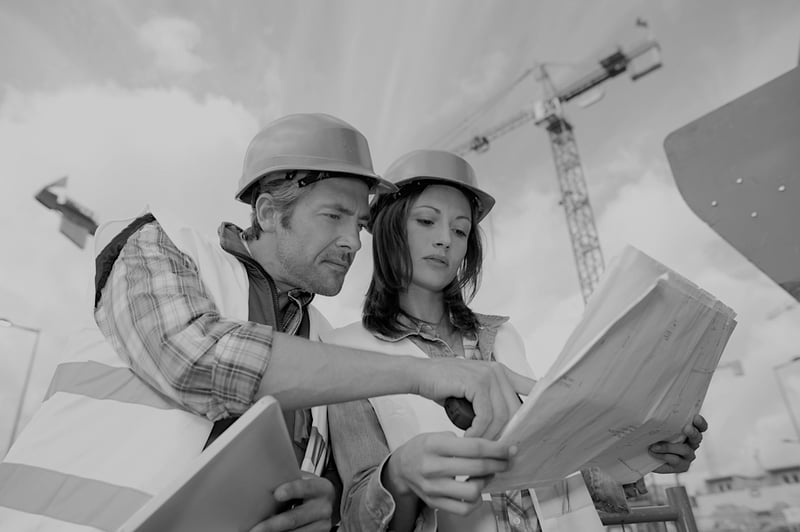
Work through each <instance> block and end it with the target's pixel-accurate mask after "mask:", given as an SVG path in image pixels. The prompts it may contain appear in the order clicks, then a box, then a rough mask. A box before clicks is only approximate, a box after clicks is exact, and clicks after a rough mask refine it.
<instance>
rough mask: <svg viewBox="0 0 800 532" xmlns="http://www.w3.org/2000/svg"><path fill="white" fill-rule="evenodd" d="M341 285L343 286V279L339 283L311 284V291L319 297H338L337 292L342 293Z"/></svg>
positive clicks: (337, 281)
mask: <svg viewBox="0 0 800 532" xmlns="http://www.w3.org/2000/svg"><path fill="white" fill-rule="evenodd" d="M343 285H344V278H343V279H342V280H341V281H339V280H336V281H331V282H328V283H320V282H317V283H313V284H312V289H311V291H312V292H314V293H315V294H319V295H321V296H327V297H331V296H335V295H338V294H339V292H341V291H342V286H343Z"/></svg>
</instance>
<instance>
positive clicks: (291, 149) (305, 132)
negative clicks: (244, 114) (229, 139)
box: [236, 113, 396, 203]
mask: <svg viewBox="0 0 800 532" xmlns="http://www.w3.org/2000/svg"><path fill="white" fill-rule="evenodd" d="M294 170H309V171H313V172H320V174H318V175H317V176H316V179H324V178H328V177H360V178H362V179H364V181H366V182H367V184H368V185H369V187H370V190H371V191H372V192H376V193H379V192H392V191H394V190H396V189H395V187H394V185H392V184H391V183H389V182H388V181H386V180H384V179H382V178H381V177H379V176H378V175H377V174H376V173H375V171H374V170H373V169H372V158H371V156H370V153H369V145H368V144H367V139H366V138H365V137H364V135H362V134H361V132H360V131H358V130H357V129H356V128H354V127H353V126H351V125H350V124H348V123H347V122H345V121H343V120H340V119H338V118H336V117H334V116H330V115H326V114H322V113H304V114H293V115H288V116H285V117H283V118H279V119H278V120H275V121H274V122H272V123H270V124H269V125H267V126H266V127H265V128H264V129H262V130H261V131H260V132H259V133H258V134H257V135H256V136H255V138H253V140H252V141H251V142H250V145H249V146H248V148H247V153H246V154H245V156H244V166H243V168H242V176H241V178H240V179H239V187H238V190H237V192H236V199H238V200H239V201H243V202H245V203H250V199H251V198H250V196H251V193H252V188H253V186H254V185H255V184H256V182H257V181H258V180H260V179H261V178H262V177H265V176H268V175H270V174H272V175H274V176H275V178H276V179H278V178H283V177H285V175H286V172H291V171H294Z"/></svg>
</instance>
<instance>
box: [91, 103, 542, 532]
mask: <svg viewBox="0 0 800 532" xmlns="http://www.w3.org/2000/svg"><path fill="white" fill-rule="evenodd" d="M392 188H393V185H391V184H389V183H388V182H386V181H384V180H383V179H381V178H379V177H378V176H377V175H376V174H375V173H374V171H373V169H372V162H371V158H370V154H369V148H368V145H367V141H366V139H365V138H364V137H363V136H362V135H361V133H359V132H358V131H357V130H356V129H355V128H353V127H352V126H350V125H349V124H347V123H345V122H343V121H341V120H339V119H337V118H334V117H332V116H328V115H321V114H298V115H290V116H287V117H284V118H282V119H280V120H277V121H275V122H273V123H271V124H270V125H268V126H267V127H266V128H265V129H264V130H262V131H261V132H260V133H259V134H258V135H256V137H255V138H254V139H253V141H252V142H251V144H250V146H249V148H248V150H247V153H246V155H245V160H244V169H243V174H242V177H241V179H240V181H239V187H238V191H237V193H236V198H237V199H238V200H240V201H243V202H245V203H248V204H250V205H251V206H252V213H251V226H250V227H249V228H248V229H246V230H244V231H242V230H241V229H239V228H238V227H236V226H235V225H233V224H227V223H225V224H222V226H221V227H220V229H219V245H218V246H216V247H213V246H210V245H209V244H208V243H207V242H203V241H202V239H200V238H199V237H197V236H196V234H195V233H194V232H193V231H192V230H191V229H190V228H187V227H185V226H183V225H182V224H181V223H180V222H179V221H177V220H175V219H174V218H173V217H172V216H171V215H170V214H169V213H166V212H163V211H159V210H157V209H154V210H152V211H151V212H150V213H148V214H146V215H145V216H142V217H140V218H138V219H136V220H134V221H132V222H131V223H129V224H127V225H126V227H125V229H124V230H122V231H120V232H118V233H117V234H116V235H115V236H114V237H113V239H112V240H111V241H110V243H109V244H108V245H106V246H105V248H104V249H103V251H102V252H101V253H100V255H99V256H98V258H97V265H98V268H97V286H96V290H97V291H96V307H95V318H96V320H97V324H98V326H99V327H100V330H101V331H102V332H103V335H104V336H105V337H106V338H107V339H108V340H109V342H110V343H111V344H112V345H113V346H114V348H115V350H116V352H117V353H118V354H119V356H120V357H121V358H123V360H125V361H127V362H128V363H129V364H130V367H131V369H132V370H133V371H134V372H135V373H136V374H137V375H138V376H139V377H140V378H141V379H143V380H144V381H146V382H147V383H148V384H149V385H150V386H152V387H153V388H155V389H156V390H158V391H159V392H160V393H161V394H163V395H165V396H167V397H168V398H169V399H170V400H172V401H175V402H177V403H178V404H179V405H181V406H182V407H183V408H185V409H187V410H190V411H191V412H193V413H195V414H198V415H200V416H203V417H205V418H206V419H208V420H210V421H212V422H214V427H213V429H212V430H211V431H210V434H209V437H208V439H209V441H210V440H211V439H213V438H214V437H216V436H217V435H218V434H219V433H220V432H221V431H222V430H224V428H225V427H227V425H229V424H230V422H231V421H232V420H233V419H235V417H236V416H238V415H240V414H241V413H242V412H244V411H245V410H246V409H247V408H248V407H249V406H250V405H251V404H252V403H253V402H254V401H255V400H257V399H258V398H260V397H261V396H263V395H272V396H274V397H276V398H277V399H278V401H279V402H280V403H281V405H282V408H283V409H284V412H285V417H286V422H287V426H288V428H289V433H290V435H292V436H293V439H294V442H295V446H296V452H297V454H298V461H299V462H301V463H302V465H303V469H304V470H305V471H309V472H313V473H316V474H317V475H319V476H321V477H323V479H328V480H323V479H321V478H319V476H318V477H311V476H310V477H307V478H305V479H303V480H302V481H300V482H295V483H290V484H289V485H284V486H282V487H281V488H278V490H277V492H276V497H277V498H279V500H280V499H281V498H283V499H301V500H302V501H303V503H302V504H300V505H299V506H297V507H296V508H294V509H293V510H289V511H288V512H286V513H284V514H281V515H278V516H275V517H273V518H271V519H269V520H267V521H265V522H264V523H262V524H261V525H259V527H257V528H258V529H259V530H290V529H293V528H299V527H301V526H303V525H307V524H309V523H312V522H317V521H320V522H323V523H326V522H327V521H328V520H329V519H330V516H331V509H333V510H334V511H335V512H337V513H338V501H335V497H334V491H336V492H337V493H336V494H337V495H338V491H340V490H339V489H338V484H339V481H338V475H337V474H336V470H335V465H334V464H332V463H329V461H328V460H327V459H326V458H327V441H326V440H327V423H326V417H325V410H324V408H319V407H320V406H322V405H325V404H329V403H337V402H343V401H351V400H354V399H359V398H367V397H371V396H376V395H385V394H396V393H417V394H420V395H423V396H426V397H428V398H431V399H435V400H439V401H442V400H444V399H445V398H447V397H448V396H456V397H466V398H467V399H469V400H471V401H472V402H473V404H474V405H475V409H476V414H477V417H476V419H475V422H474V424H473V426H472V428H471V429H470V435H475V436H486V437H489V438H491V437H494V436H496V435H497V434H498V433H499V431H500V429H501V428H502V426H503V425H504V424H505V422H506V421H507V420H508V418H509V417H510V415H511V414H513V412H514V410H515V409H516V407H517V405H518V401H517V399H516V396H515V395H514V394H515V392H519V393H526V392H527V391H528V390H529V389H530V388H531V386H532V384H533V383H532V381H530V380H529V379H526V378H524V377H522V376H520V375H517V374H515V373H513V372H511V371H510V370H508V369H506V368H504V367H502V366H500V365H497V364H492V363H486V364H483V365H480V366H479V367H478V368H477V369H474V368H473V366H475V364H474V363H461V362H460V361H456V360H431V361H423V360H421V359H418V358H415V357H410V356H409V357H407V358H406V357H401V358H399V359H398V358H397V357H389V356H385V355H378V354H377V353H371V352H364V351H358V350H352V349H345V348H340V347H337V346H330V345H324V344H321V343H315V342H309V341H308V340H307V339H309V338H310V339H316V338H317V337H318V333H319V332H320V331H323V330H325V329H327V328H328V327H329V325H328V324H327V322H326V321H325V319H324V318H323V317H322V316H321V315H320V314H319V312H317V311H316V310H314V308H313V307H312V306H310V303H311V300H312V299H313V297H314V294H322V295H326V296H332V295H336V294H337V293H338V292H339V291H340V289H341V287H342V283H343V282H344V278H345V275H346V274H347V271H348V269H349V267H350V265H351V263H352V261H353V258H354V256H355V254H356V252H357V251H358V250H359V249H360V248H361V242H360V236H359V235H360V231H361V229H362V228H363V227H364V225H365V224H366V222H367V219H368V211H369V208H368V196H369V193H370V192H371V191H374V190H376V189H384V190H387V189H392ZM112 232H114V230H112ZM106 233H108V231H106ZM99 238H101V239H102V238H103V235H102V234H101V235H100V237H99ZM312 407H314V409H313V411H311V410H309V409H310V408H312ZM330 462H332V461H330ZM331 484H333V485H334V486H337V489H336V490H334V489H332V487H331ZM336 520H337V519H336V517H335V516H334V518H333V522H334V523H335V522H336ZM327 526H330V524H329V523H328V525H327Z"/></svg>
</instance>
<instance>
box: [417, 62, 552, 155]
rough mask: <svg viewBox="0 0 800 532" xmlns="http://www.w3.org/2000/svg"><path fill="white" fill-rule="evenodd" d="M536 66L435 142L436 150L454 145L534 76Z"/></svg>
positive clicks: (527, 70)
mask: <svg viewBox="0 0 800 532" xmlns="http://www.w3.org/2000/svg"><path fill="white" fill-rule="evenodd" d="M536 68H537V67H536V65H534V66H532V67H530V68H528V69H526V70H525V71H524V72H523V73H522V74H520V75H519V76H518V77H517V79H516V80H514V81H513V82H512V83H510V84H509V85H508V86H507V87H506V88H505V89H503V90H502V91H500V92H498V93H497V94H495V95H494V96H493V97H491V98H489V99H488V100H487V101H486V102H485V103H484V104H483V105H481V106H480V107H479V108H478V109H477V110H476V111H475V112H473V113H472V114H471V115H469V116H467V117H466V118H465V119H464V120H462V121H461V122H460V123H459V124H457V125H456V126H455V127H454V128H453V129H452V130H450V132H448V133H444V134H442V135H441V136H439V138H437V139H436V140H435V141H434V142H433V147H434V148H441V147H449V146H450V145H451V144H452V143H453V139H455V138H457V137H459V136H461V135H463V134H464V133H465V132H466V131H467V130H468V129H469V128H470V126H472V125H473V124H474V123H475V122H476V121H477V120H478V119H479V118H480V117H481V116H483V115H485V114H486V113H487V112H488V111H489V109H491V108H492V107H494V106H495V105H497V104H498V103H499V102H500V100H502V99H503V98H505V97H506V96H507V95H508V94H509V93H510V92H511V91H512V90H513V89H514V88H516V86H517V85H519V84H520V83H522V82H523V81H524V80H525V78H527V77H528V76H530V75H531V74H533V72H534V71H535V70H536Z"/></svg>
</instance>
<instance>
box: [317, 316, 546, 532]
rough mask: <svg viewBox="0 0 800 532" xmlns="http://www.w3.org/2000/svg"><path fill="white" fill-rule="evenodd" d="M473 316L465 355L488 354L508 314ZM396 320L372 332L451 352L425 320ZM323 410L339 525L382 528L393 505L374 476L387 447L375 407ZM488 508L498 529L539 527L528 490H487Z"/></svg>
mask: <svg viewBox="0 0 800 532" xmlns="http://www.w3.org/2000/svg"><path fill="white" fill-rule="evenodd" d="M476 316H477V318H478V324H479V328H478V332H477V334H469V333H467V334H462V338H463V345H464V355H465V357H466V358H468V359H478V360H494V357H493V355H492V349H493V347H494V338H495V336H496V334H497V329H498V328H499V327H500V325H502V324H503V323H505V322H506V321H508V318H504V317H499V316H484V315H481V314H476ZM398 322H399V324H400V325H401V326H402V327H403V328H404V329H405V330H404V331H403V332H402V333H401V334H399V335H397V336H394V337H386V336H383V335H380V334H376V333H373V334H375V336H376V337H377V338H379V339H381V340H384V341H387V342H398V341H401V340H404V339H408V340H410V341H411V342H413V343H414V344H415V345H416V346H417V347H419V348H420V349H421V350H422V351H423V352H424V353H426V354H427V355H428V356H429V357H452V356H457V355H456V354H455V352H454V351H453V350H452V349H451V348H450V346H449V345H448V344H447V343H446V342H445V341H444V340H442V339H441V338H439V337H438V336H437V334H436V331H435V329H434V328H433V327H431V326H430V325H428V324H426V323H425V322H415V321H412V320H410V319H408V318H407V317H405V316H402V315H401V316H400V317H399V318H398ZM328 416H329V418H328V421H329V425H330V427H331V438H332V440H333V442H334V444H333V450H334V455H335V456H336V463H337V466H338V467H339V473H340V474H341V477H342V480H343V482H344V486H345V494H344V495H345V500H344V507H343V512H342V524H343V530H347V531H356V530H363V531H370V532H372V531H381V530H386V527H387V525H388V523H389V521H390V519H391V518H392V516H393V514H394V509H395V505H394V501H393V500H392V497H391V495H390V494H389V492H388V491H387V490H386V488H385V487H384V486H383V484H382V483H381V481H380V476H381V472H382V471H383V467H384V465H385V463H386V460H387V457H388V455H389V454H390V451H389V446H388V444H387V443H386V439H385V437H384V436H383V431H382V429H381V427H380V422H379V421H378V418H377V416H376V415H375V412H374V411H373V410H372V407H371V405H370V403H369V402H368V401H366V400H364V401H354V402H350V403H343V404H339V405H331V406H329V407H328ZM492 510H493V511H494V517H495V522H496V523H497V531H498V532H540V531H541V528H540V526H539V519H538V518H537V516H536V510H535V508H534V504H533V499H532V498H531V495H530V493H529V491H528V490H515V491H508V492H505V493H497V494H492Z"/></svg>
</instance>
